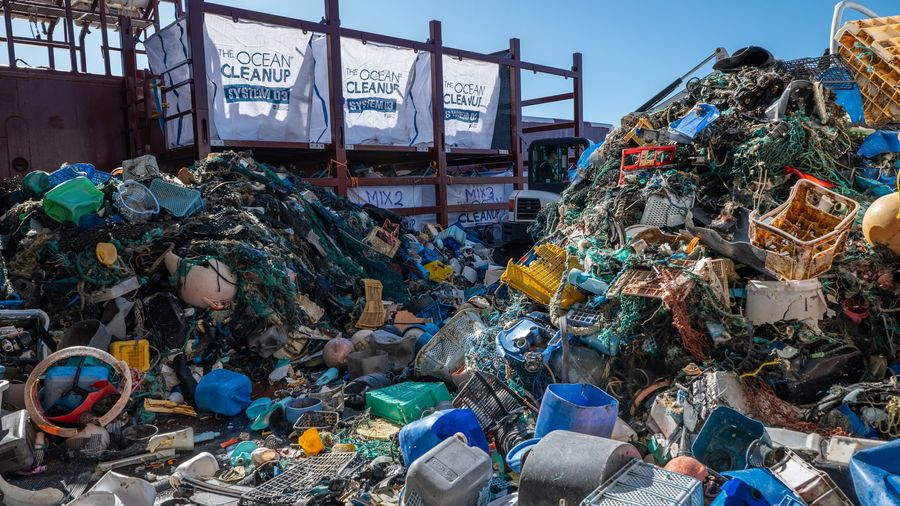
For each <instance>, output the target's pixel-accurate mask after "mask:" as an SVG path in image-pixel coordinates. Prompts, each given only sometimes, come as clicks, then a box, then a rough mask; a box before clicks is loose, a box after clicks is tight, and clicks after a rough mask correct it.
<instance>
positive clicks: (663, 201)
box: [641, 193, 694, 227]
mask: <svg viewBox="0 0 900 506" xmlns="http://www.w3.org/2000/svg"><path fill="white" fill-rule="evenodd" d="M692 207H694V195H685V196H682V197H680V196H677V195H673V194H671V193H657V194H653V195H650V197H649V198H648V199H647V203H646V204H644V214H643V215H642V216H641V225H649V226H651V227H679V226H681V225H684V222H685V219H686V218H687V213H688V211H690V210H691V208H692Z"/></svg>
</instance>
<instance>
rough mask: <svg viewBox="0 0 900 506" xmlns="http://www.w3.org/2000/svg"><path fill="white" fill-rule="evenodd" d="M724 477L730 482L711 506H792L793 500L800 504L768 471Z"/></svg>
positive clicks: (754, 470)
mask: <svg viewBox="0 0 900 506" xmlns="http://www.w3.org/2000/svg"><path fill="white" fill-rule="evenodd" d="M722 475H723V476H725V477H726V478H730V480H728V481H727V482H726V483H725V485H724V486H723V487H722V491H721V492H720V493H719V495H717V496H716V498H715V500H713V502H712V504H711V505H710V506H780V505H782V504H791V501H792V500H793V501H798V502H799V500H798V498H797V496H795V495H794V493H793V492H792V491H791V489H789V488H788V487H787V486H785V485H784V484H783V483H781V482H780V481H779V480H778V478H776V477H775V475H774V474H772V472H771V471H769V470H768V469H765V468H751V469H745V470H743V471H730V472H727V473H722ZM751 489H752V490H751ZM754 491H755V492H758V493H754ZM786 499H787V500H786ZM800 504H803V503H802V502H800Z"/></svg>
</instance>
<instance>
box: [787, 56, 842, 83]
mask: <svg viewBox="0 0 900 506" xmlns="http://www.w3.org/2000/svg"><path fill="white" fill-rule="evenodd" d="M778 66H779V67H780V68H781V69H782V70H784V71H785V72H786V73H788V74H790V75H791V77H793V78H794V79H807V80H814V81H819V82H821V83H822V84H824V85H825V86H827V87H829V88H831V89H833V90H850V89H853V87H854V86H855V85H856V80H854V79H853V74H852V73H851V72H850V68H849V67H848V66H847V64H846V63H845V62H844V59H843V58H841V55H840V54H838V53H834V54H826V55H823V56H816V57H813V58H798V59H796V60H786V61H781V62H779V63H778Z"/></svg>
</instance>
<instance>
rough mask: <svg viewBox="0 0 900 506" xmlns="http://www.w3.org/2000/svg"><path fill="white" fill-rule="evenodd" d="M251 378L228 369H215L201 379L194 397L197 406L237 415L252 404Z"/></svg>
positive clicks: (206, 409) (227, 414)
mask: <svg viewBox="0 0 900 506" xmlns="http://www.w3.org/2000/svg"><path fill="white" fill-rule="evenodd" d="M252 388H253V386H252V385H251V384H250V378H248V377H246V376H244V375H243V374H240V373H236V372H234V371H229V370H227V369H215V370H213V371H211V372H210V373H209V374H207V375H206V376H204V377H203V378H201V379H200V382H199V383H197V389H196V390H195V391H194V398H195V400H196V403H197V408H199V409H200V410H203V411H212V412H213V413H218V414H220V415H225V416H235V415H237V414H239V413H240V412H242V411H244V409H245V408H246V407H247V406H248V405H250V391H251V390H252Z"/></svg>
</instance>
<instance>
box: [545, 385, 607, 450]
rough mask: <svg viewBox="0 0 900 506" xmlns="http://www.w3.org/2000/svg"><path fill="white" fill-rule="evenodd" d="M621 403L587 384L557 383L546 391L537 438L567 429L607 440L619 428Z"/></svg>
mask: <svg viewBox="0 0 900 506" xmlns="http://www.w3.org/2000/svg"><path fill="white" fill-rule="evenodd" d="M618 415H619V401H617V400H615V399H614V398H613V397H612V396H610V395H609V394H607V393H606V392H604V391H603V390H600V389H599V388H597V387H595V386H594V385H591V384H588V383H554V384H552V385H549V386H548V387H547V390H545V391H544V397H543V400H542V401H541V410H540V412H538V418H537V423H536V424H535V427H534V436H535V437H543V436H545V435H547V434H549V433H550V432H553V431H554V430H568V431H572V432H578V433H581V434H590V435H592V436H599V437H605V438H608V437H610V436H611V435H612V431H613V427H615V426H616V417H617V416H618Z"/></svg>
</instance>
